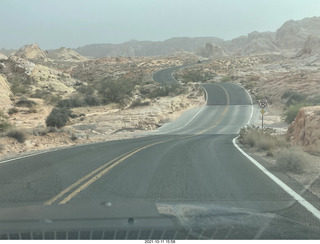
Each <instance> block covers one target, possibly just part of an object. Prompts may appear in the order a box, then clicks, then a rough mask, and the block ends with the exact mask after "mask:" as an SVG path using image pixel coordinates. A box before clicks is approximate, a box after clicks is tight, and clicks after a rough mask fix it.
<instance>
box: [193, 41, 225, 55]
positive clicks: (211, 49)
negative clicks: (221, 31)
mask: <svg viewBox="0 0 320 244" xmlns="http://www.w3.org/2000/svg"><path fill="white" fill-rule="evenodd" d="M197 54H198V55H199V56H201V57H204V58H209V57H224V56H226V54H225V52H224V51H223V50H222V48H221V47H220V46H218V45H213V44H211V43H206V45H205V47H204V48H201V49H199V51H198V52H197Z"/></svg>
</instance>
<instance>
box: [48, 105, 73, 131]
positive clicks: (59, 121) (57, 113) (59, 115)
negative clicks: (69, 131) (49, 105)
mask: <svg viewBox="0 0 320 244" xmlns="http://www.w3.org/2000/svg"><path fill="white" fill-rule="evenodd" d="M70 114H71V111H70V110H69V109H66V108H54V109H52V111H51V113H50V114H49V116H48V117H47V119H46V125H47V127H57V128H61V127H63V126H65V125H66V124H67V122H68V121H69V115H70Z"/></svg>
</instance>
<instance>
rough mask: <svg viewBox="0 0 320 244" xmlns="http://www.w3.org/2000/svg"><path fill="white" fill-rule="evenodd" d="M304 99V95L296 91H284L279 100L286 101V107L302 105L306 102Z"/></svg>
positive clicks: (305, 96)
mask: <svg viewBox="0 0 320 244" xmlns="http://www.w3.org/2000/svg"><path fill="white" fill-rule="evenodd" d="M306 98H307V95H306V94H302V93H300V92H296V91H285V92H284V93H283V94H282V96H281V99H287V101H286V105H287V107H289V106H291V105H295V104H299V103H303V102H304V101H305V100H306Z"/></svg>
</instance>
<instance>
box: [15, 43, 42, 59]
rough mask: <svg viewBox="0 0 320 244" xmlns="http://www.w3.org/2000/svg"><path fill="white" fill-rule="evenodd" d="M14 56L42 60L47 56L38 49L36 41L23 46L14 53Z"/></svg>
mask: <svg viewBox="0 0 320 244" xmlns="http://www.w3.org/2000/svg"><path fill="white" fill-rule="evenodd" d="M14 56H18V57H21V58H24V59H31V60H44V59H45V58H46V57H47V55H46V53H45V52H44V51H42V50H41V49H40V47H39V45H38V44H37V43H33V44H31V45H25V46H23V47H22V48H20V49H19V50H18V51H16V52H15V53H14Z"/></svg>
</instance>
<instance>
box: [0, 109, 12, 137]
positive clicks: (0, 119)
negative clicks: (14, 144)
mask: <svg viewBox="0 0 320 244" xmlns="http://www.w3.org/2000/svg"><path fill="white" fill-rule="evenodd" d="M7 119H8V118H7V116H6V115H5V114H4V112H3V111H2V110H0V132H4V131H5V130H7V129H8V128H10V126H11V125H10V124H9V123H8V121H7Z"/></svg>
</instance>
